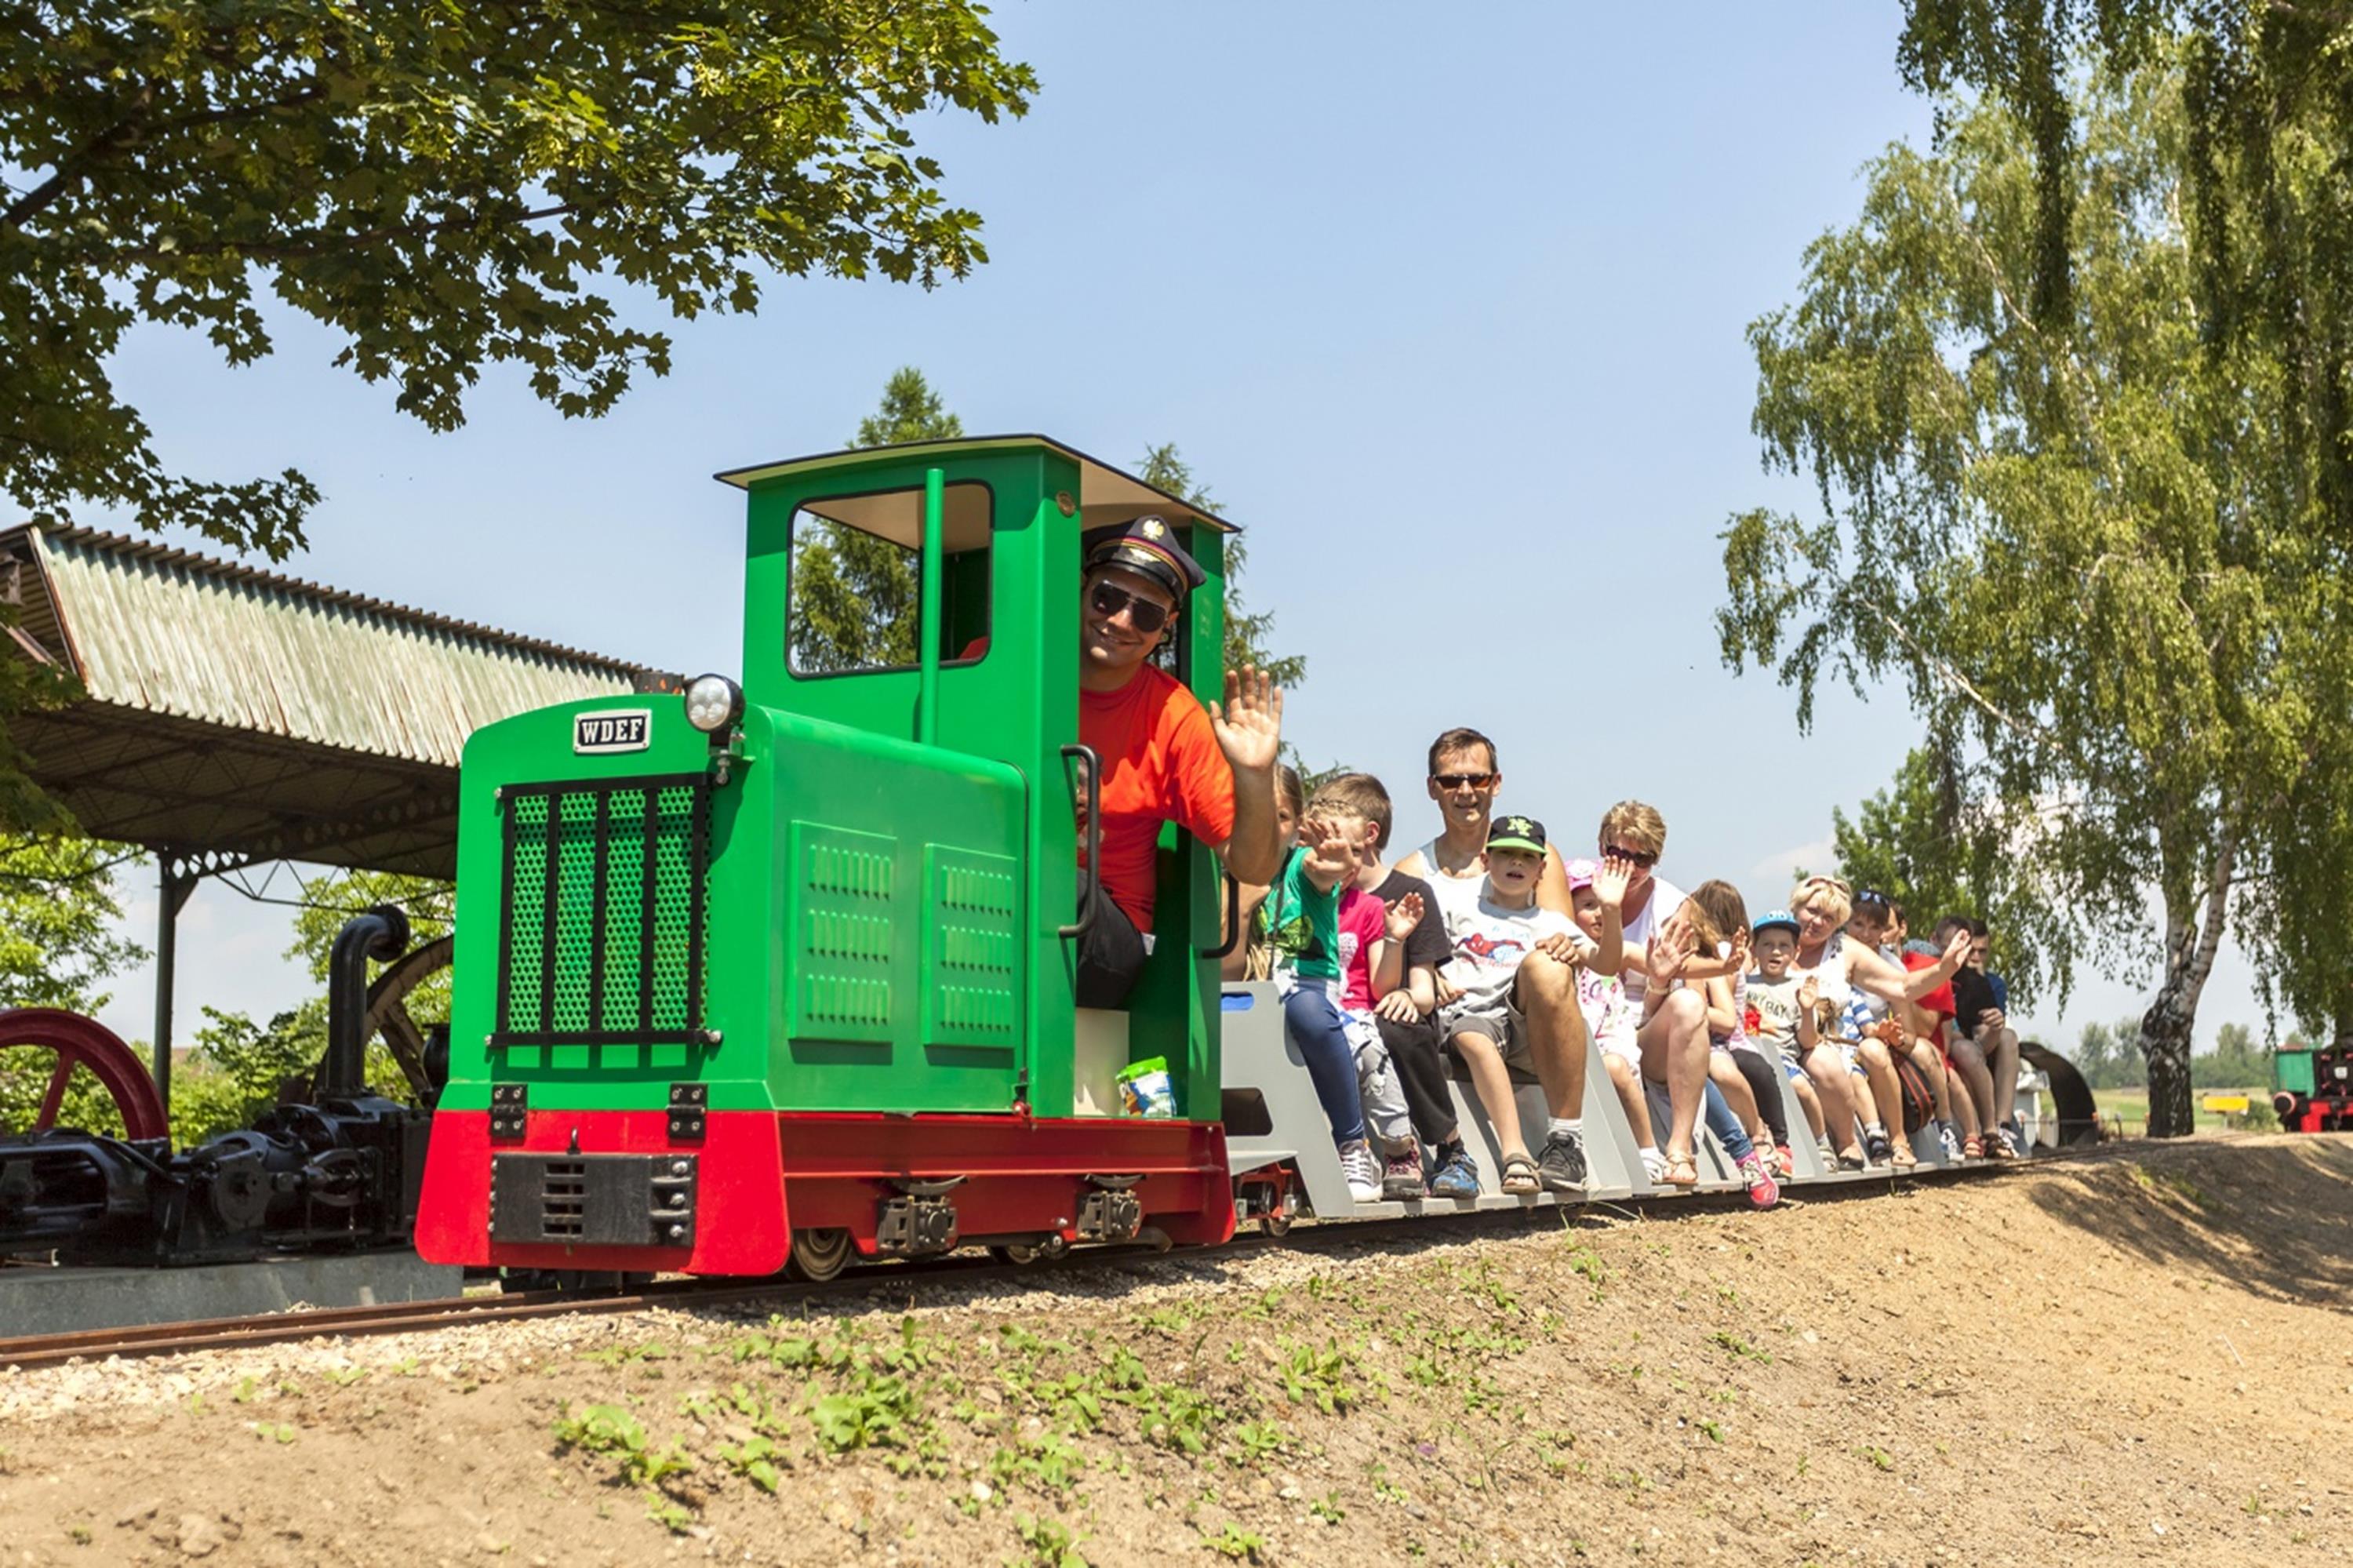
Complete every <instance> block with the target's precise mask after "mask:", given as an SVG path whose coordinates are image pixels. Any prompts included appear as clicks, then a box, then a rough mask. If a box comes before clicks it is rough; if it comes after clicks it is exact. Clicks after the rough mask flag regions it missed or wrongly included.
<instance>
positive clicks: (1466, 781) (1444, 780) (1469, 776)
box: [1430, 773, 1495, 789]
mask: <svg viewBox="0 0 2353 1568" xmlns="http://www.w3.org/2000/svg"><path fill="white" fill-rule="evenodd" d="M1494 781H1495V776H1494V775H1493V774H1492V773H1433V774H1431V775H1430V782H1431V783H1433V784H1435V785H1437V786H1438V787H1439V788H1440V789H1485V788H1486V787H1487V786H1488V785H1490V784H1493V782H1494Z"/></svg>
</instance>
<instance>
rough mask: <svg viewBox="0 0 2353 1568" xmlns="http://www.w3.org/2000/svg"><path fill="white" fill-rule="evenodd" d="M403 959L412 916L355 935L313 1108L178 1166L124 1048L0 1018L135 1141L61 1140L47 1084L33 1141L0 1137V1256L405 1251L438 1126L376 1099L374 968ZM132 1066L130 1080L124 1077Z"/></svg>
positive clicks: (345, 941)
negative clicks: (102, 1088) (97, 1085)
mask: <svg viewBox="0 0 2353 1568" xmlns="http://www.w3.org/2000/svg"><path fill="white" fill-rule="evenodd" d="M407 946H408V920H407V916H405V915H404V914H402V913H401V911H400V910H399V909H397V908H396V907H394V906H389V905H384V906H377V907H376V908H375V909H371V910H369V911H368V912H367V913H365V914H364V915H359V916H353V918H352V919H351V920H350V921H348V922H346V923H345V925H344V927H343V931H342V932H341V933H340V934H339V935H338V936H337V937H336V938H335V946H334V949H333V952H332V956H331V958H330V959H329V968H328V983H327V1054H326V1056H325V1057H324V1059H323V1060H322V1062H321V1064H320V1067H319V1072H318V1075H317V1077H316V1079H315V1080H314V1083H313V1092H312V1095H311V1103H309V1104H303V1105H280V1106H276V1107H271V1108H270V1109H269V1110H268V1111H266V1112H264V1113H263V1114H262V1115H261V1116H260V1117H259V1118H256V1120H255V1123H254V1125H253V1126H252V1127H250V1128H245V1129H242V1130H239V1131H236V1132H227V1133H223V1134H222V1135H220V1136H219V1137H217V1138H215V1139H208V1140H206V1142H204V1143H202V1144H199V1145H197V1146H195V1148H192V1149H186V1150H180V1151H179V1152H177V1153H174V1151H173V1150H172V1145H171V1138H170V1134H169V1129H168V1128H167V1127H166V1126H165V1123H164V1111H163V1106H162V1103H161V1101H160V1100H159V1099H158V1098H157V1097H155V1095H154V1091H153V1087H152V1086H148V1085H147V1083H146V1078H145V1075H144V1074H143V1072H142V1071H140V1069H139V1066H138V1063H137V1059H136V1058H135V1057H133V1056H132V1054H131V1053H130V1050H129V1048H128V1047H127V1046H125V1045H123V1044H122V1043H121V1041H120V1040H118V1039H115V1038H114V1036H113V1035H112V1034H111V1033H108V1032H107V1031H106V1030H104V1029H103V1028H102V1027H100V1025H99V1024H97V1023H95V1022H92V1021H90V1020H88V1019H79V1018H76V1017H74V1015H72V1014H58V1015H56V1017H54V1018H49V1019H44V1020H40V1021H38V1022H39V1025H40V1027H39V1032H38V1033H34V1025H33V1024H32V1023H30V1022H24V1020H25V1018H26V1015H25V1014H24V1013H16V1014H11V1015H7V1016H6V1017H5V1018H0V1036H9V1035H13V1036H14V1037H15V1041H22V1042H24V1043H26V1044H48V1045H49V1047H50V1048H51V1049H52V1050H55V1051H57V1052H58V1058H59V1063H60V1067H61V1069H63V1071H64V1073H65V1074H66V1075H69V1073H70V1067H69V1066H67V1064H68V1063H69V1062H70V1063H72V1064H74V1065H88V1066H90V1068H91V1070H92V1071H93V1072H95V1073H97V1074H98V1075H99V1077H100V1082H101V1083H103V1084H105V1085H106V1086H107V1087H108V1091H109V1093H110V1094H111V1095H113V1096H114V1097H115V1101H116V1104H117V1106H118V1107H121V1109H122V1111H123V1124H124V1129H125V1133H126V1136H125V1137H122V1138H112V1137H109V1136H106V1135H104V1134H101V1133H96V1132H90V1131H86V1130H82V1129H79V1128H60V1127H57V1126H55V1125H53V1123H54V1121H55V1118H56V1107H55V1105H53V1104H52V1103H51V1102H53V1101H55V1102H58V1103H62V1097H63V1092H64V1090H63V1083H64V1078H63V1076H62V1075H60V1076H55V1077H53V1079H52V1084H51V1087H50V1089H49V1090H48V1092H47V1095H45V1097H44V1100H43V1115H42V1117H41V1118H37V1123H38V1125H37V1126H35V1127H34V1128H32V1129H30V1130H28V1131H26V1132H23V1133H18V1134H13V1135H0V1254H5V1253H12V1252H13V1253H23V1252H36V1251H37V1252H54V1253H56V1254H57V1255H58V1257H59V1258H60V1259H61V1260H64V1261H68V1262H88V1263H164V1264H170V1263H200V1262H205V1263H208V1262H217V1261H223V1260H227V1259H235V1258H244V1257H253V1256H258V1255H260V1254H263V1253H265V1252H272V1251H280V1250H284V1249H288V1248H292V1247H317V1246H321V1245H330V1246H372V1245H388V1244H394V1243H398V1242H402V1241H405V1240H406V1239H407V1236H408V1233H409V1229H410V1226H411V1224H412V1222H413V1220H414V1218H415V1215H416V1212H417V1190H418V1186H419V1183H420V1182H421V1181H422V1180H423V1176H424V1170H425V1146H426V1139H427V1128H428V1125H429V1113H428V1112H427V1111H424V1110H421V1109H417V1108H413V1107H409V1106H406V1105H402V1104H399V1103H397V1102H396V1101H393V1100H387V1099H385V1098H383V1097H379V1096H375V1095H372V1094H370V1093H369V1092H368V1090H367V1086H366V1083H365V1080H364V1072H363V1069H364V1064H365V1053H366V1048H367V1036H368V1027H367V1002H368V988H367V965H368V961H369V959H375V960H377V961H379V962H388V961H391V960H393V959H397V958H399V956H400V955H401V953H402V951H403V950H404V949H405V948H406V947H407ZM61 1021H62V1022H61ZM77 1026H79V1027H77ZM15 1041H12V1042H11V1043H15ZM69 1051H70V1053H71V1055H70V1056H69V1054H68V1052H69ZM422 1059H423V1057H422V1054H420V1061H422ZM125 1064H127V1065H128V1072H127V1074H126V1073H123V1072H120V1071H117V1070H116V1069H120V1068H121V1067H123V1066H124V1065H125ZM118 1083H119V1084H120V1086H119V1087H118ZM142 1094H143V1098H142Z"/></svg>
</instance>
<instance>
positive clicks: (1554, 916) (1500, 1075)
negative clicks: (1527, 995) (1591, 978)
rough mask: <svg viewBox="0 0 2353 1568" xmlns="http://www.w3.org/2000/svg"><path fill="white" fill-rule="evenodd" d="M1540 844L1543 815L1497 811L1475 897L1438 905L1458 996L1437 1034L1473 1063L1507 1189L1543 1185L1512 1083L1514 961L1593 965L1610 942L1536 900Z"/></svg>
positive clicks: (1521, 1051) (1518, 1034)
mask: <svg viewBox="0 0 2353 1568" xmlns="http://www.w3.org/2000/svg"><path fill="white" fill-rule="evenodd" d="M1545 848H1546V839H1545V831H1544V824H1543V823H1541V822H1538V821H1534V820H1532V819H1530V818H1527V817H1498V818H1497V819H1495V821H1494V822H1493V824H1491V825H1490V826H1489V828H1488V830H1487V847H1486V850H1485V851H1484V852H1483V859H1484V861H1485V863H1486V868H1487V874H1486V876H1485V877H1484V878H1482V880H1481V882H1480V885H1479V896H1478V897H1477V898H1476V899H1474V900H1472V901H1469V902H1467V903H1464V902H1458V903H1457V904H1456V905H1455V906H1453V907H1451V908H1444V909H1443V910H1442V913H1443V914H1444V915H1445V916H1446V935H1447V938H1448V940H1450V941H1451V942H1452V943H1453V945H1454V956H1453V957H1452V958H1451V959H1448V960H1447V962H1446V966H1445V969H1444V971H1443V973H1444V977H1445V979H1446V980H1447V982H1448V983H1449V984H1450V985H1451V986H1452V987H1453V988H1454V989H1455V991H1457V992H1458V993H1459V994H1457V995H1456V997H1455V999H1454V1000H1453V1001H1450V1002H1448V1003H1447V1004H1446V1006H1445V1007H1444V1008H1442V1009H1440V1012H1439V1015H1438V1022H1439V1028H1440V1033H1443V1034H1444V1036H1445V1037H1446V1042H1447V1044H1448V1046H1449V1048H1450V1049H1451V1050H1452V1051H1453V1052H1454V1054H1456V1055H1458V1056H1460V1057H1461V1059H1462V1065H1464V1066H1465V1067H1467V1068H1469V1069H1470V1071H1471V1086H1472V1088H1473V1089H1474V1090H1476V1091H1477V1093H1478V1096H1479V1104H1480V1106H1481V1107H1482V1108H1483V1109H1484V1110H1485V1111H1486V1113H1487V1120H1488V1122H1489V1124H1490V1125H1491V1126H1492V1127H1493V1128H1494V1132H1495V1142H1496V1146H1497V1147H1496V1152H1497V1154H1498V1155H1499V1156H1500V1157H1501V1159H1502V1160H1503V1188H1504V1192H1509V1193H1512V1194H1513V1195H1514V1196H1525V1195H1528V1194H1531V1193H1534V1192H1537V1191H1538V1190H1539V1189H1540V1188H1541V1187H1542V1186H1543V1184H1544V1181H1543V1174H1542V1171H1541V1169H1540V1167H1539V1165H1538V1162H1537V1161H1536V1160H1535V1158H1534V1157H1533V1156H1531V1155H1530V1154H1529V1153H1528V1146H1527V1140H1526V1138H1525V1135H1524V1134H1522V1132H1521V1131H1520V1108H1519V1102H1518V1098H1517V1097H1516V1095H1515V1094H1514V1090H1513V1087H1512V1076H1511V1070H1512V1069H1513V1068H1514V1067H1518V1068H1520V1069H1522V1070H1523V1071H1526V1072H1534V1071H1535V1048H1534V1045H1533V1044H1532V1043H1531V1041H1530V1039H1529V1034H1528V1021H1527V1019H1526V1017H1525V1015H1524V1014H1523V1013H1522V1012H1521V1008H1520V1004H1519V979H1520V966H1521V963H1522V962H1523V960H1525V959H1526V958H1527V956H1528V955H1529V954H1530V953H1532V952H1538V951H1541V952H1543V953H1545V954H1546V956H1547V957H1549V958H1551V959H1554V960H1556V962H1559V963H1563V964H1567V965H1570V966H1571V967H1573V968H1576V969H1587V968H1590V967H1592V966H1593V965H1594V964H1595V962H1596V961H1597V960H1598V959H1599V957H1600V955H1601V954H1602V953H1604V952H1606V951H1608V949H1609V946H1610V944H1609V943H1607V942H1605V943H1602V944H1599V945H1597V944H1596V943H1595V942H1594V941H1593V940H1592V939H1591V938H1588V937H1587V936H1586V935H1585V933H1584V932H1582V931H1580V930H1578V929H1577V926H1576V924H1575V923H1574V922H1572V921H1571V920H1570V919H1569V917H1568V916H1566V915H1563V914H1561V913H1559V912H1558V911H1557V910H1552V909H1546V908H1545V907H1543V906H1540V905H1539V904H1537V902H1536V882H1537V879H1538V878H1539V877H1540V876H1541V875H1542V874H1543V872H1544V868H1545V864H1546V854H1545ZM1568 1108H1569V1109H1570V1110H1572V1111H1573V1110H1575V1109H1576V1108H1577V1107H1574V1106H1572V1107H1568Z"/></svg>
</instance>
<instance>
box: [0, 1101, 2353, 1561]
mask: <svg viewBox="0 0 2353 1568" xmlns="http://www.w3.org/2000/svg"><path fill="white" fill-rule="evenodd" d="M2349 1184H2353V1145H2348V1143H2346V1142H2341V1141H2337V1140H2333V1139H2329V1140H2320V1139H2284V1138H2273V1139H2239V1140H2230V1141H2221V1142H2215V1141H2202V1142H2200V1143H2197V1144H2194V1145H2186V1146H2173V1147H2166V1148H2155V1147H2150V1146H2135V1147H2131V1148H2127V1149H2126V1150H2121V1151H2118V1152H2115V1153H2112V1154H2111V1155H2109V1156H2108V1157H2106V1158H2105V1159H2101V1160H2095V1161H2092V1162H2088V1163H2082V1164H2071V1165H2066V1166H2054V1167H2048V1168H2042V1169H2038V1170H2035V1171H2029V1172H2023V1173H2021V1174H2017V1175H2010V1176H2004V1177H2001V1178H1999V1179H1995V1180H1986V1181H1971V1182H1965V1183H1957V1184H1952V1185H1945V1186H1924V1187H1921V1188H1919V1189H1916V1190H1914V1191H1910V1192H1901V1193H1896V1194H1892V1195H1891V1194H1885V1193H1882V1194H1880V1195H1876V1196H1857V1197H1849V1198H1842V1199H1840V1200H1837V1201H1824V1202H1812V1203H1793V1204H1791V1205H1790V1206H1788V1208H1786V1209H1784V1210H1783V1211H1781V1212H1779V1213H1769V1214H1749V1213H1691V1214H1680V1215H1676V1216H1673V1217H1672V1218H1651V1219H1635V1218H1617V1219H1612V1218H1609V1217H1607V1216H1595V1217H1588V1218H1585V1219H1582V1220H1580V1221H1578V1222H1577V1224H1574V1225H1573V1226H1570V1227H1568V1228H1561V1227H1560V1226H1558V1225H1557V1224H1555V1225H1554V1226H1553V1227H1552V1228H1550V1229H1545V1228H1539V1227H1526V1228H1516V1229H1512V1230H1508V1231H1502V1232H1499V1231H1496V1230H1493V1229H1490V1230H1487V1231H1484V1232H1482V1233H1481V1234H1478V1235H1476V1236H1475V1237H1473V1238H1472V1239H1468V1240H1465V1239H1459V1236H1460V1233H1457V1237H1458V1239H1451V1240H1448V1241H1444V1242H1432V1243H1431V1244H1429V1245H1411V1246H1409V1247H1407V1248H1405V1249H1402V1250H1394V1251H1390V1252H1387V1253H1382V1254H1364V1255H1333V1254H1329V1253H1322V1254H1314V1255H1308V1254H1300V1253H1289V1254H1280V1255H1278V1254H1260V1255H1251V1256H1249V1257H1245V1258H1240V1259H1235V1260H1229V1261H1224V1262H1213V1261H1208V1260H1198V1259H1197V1260H1192V1261H1189V1262H1187V1261H1182V1260H1178V1261H1168V1262H1162V1263H1156V1264H1151V1265H1144V1266H1127V1267H1122V1268H1119V1269H1114V1270H1096V1271H1091V1272H1088V1273H1084V1274H1080V1273H1075V1272H1074V1273H1070V1274H1061V1275H1054V1276H1050V1277H1046V1278H1045V1279H1043V1280H1042V1281H1041V1283H1040V1286H1039V1287H1038V1288H1035V1289H1029V1290H1023V1291H1019V1292H1013V1293H1007V1292H1004V1291H1002V1290H999V1291H997V1293H996V1294H994V1295H993V1296H977V1297H976V1296H968V1295H962V1294H959V1293H957V1292H955V1291H950V1290H947V1289H929V1290H925V1291H922V1292H918V1293H916V1295H915V1296H914V1297H913V1298H912V1300H911V1299H910V1298H907V1297H906V1296H904V1295H902V1296H901V1297H900V1298H898V1299H897V1300H895V1301H882V1300H879V1299H876V1298H875V1297H874V1296H873V1295H871V1294H870V1295H869V1296H867V1297H863V1298H860V1299H858V1300H856V1301H854V1302H851V1303H848V1304H846V1305H845V1306H844V1307H843V1308H841V1309H840V1310H839V1311H835V1312H832V1313H828V1314H824V1315H816V1316H811V1317H808V1318H807V1319H796V1320H793V1321H790V1322H763V1321H755V1322H746V1321H744V1320H743V1319H731V1318H726V1317H722V1316H719V1315H717V1314H712V1315H709V1316H693V1315H686V1314H662V1315H659V1316H656V1317H641V1318H636V1319H608V1320H598V1321H595V1322H582V1323H569V1324H544V1323H543V1324H536V1325H523V1326H518V1327H512V1328H509V1329H505V1330H499V1331H497V1332H495V1333H493V1332H491V1331H489V1330H459V1331H454V1332H452V1333H448V1334H444V1335H441V1336H438V1337H435V1338H431V1339H427V1338H425V1337H422V1336H420V1337H417V1338H414V1339H411V1340H401V1341H396V1340H384V1341H373V1342H366V1343H362V1344H357V1345H353V1346H345V1347H333V1348H306V1349H303V1350H300V1351H251V1352H244V1353H242V1354H240V1355H236V1356H229V1355H214V1356H207V1357H201V1358H189V1359H187V1360H185V1361H180V1362H177V1363H153V1364H148V1365H142V1366H137V1367H130V1368H114V1369H66V1370H63V1371H57V1372H39V1373H29V1374H23V1375H20V1376H17V1377H15V1378H10V1379H5V1380H0V1563H17V1562H23V1563H125V1562H132V1563H136V1562H147V1563H179V1562H184V1561H188V1560H191V1559H202V1560H206V1561H207V1562H210V1563H224V1564H229V1563H386V1564H398V1565H400V1568H417V1565H421V1564H429V1563H440V1562H448V1563H467V1562H481V1563H493V1562H501V1561H503V1562H512V1563H548V1564H555V1563H561V1564H565V1565H566V1568H569V1565H572V1564H580V1563H640V1562H666V1561H671V1560H673V1559H675V1560H701V1559H706V1558H707V1559H713V1560H718V1561H725V1562H751V1563H838V1562H844V1561H860V1562H869V1563H878V1564H913V1563H1003V1562H1012V1563H1030V1564H1063V1563H1075V1562H1079V1561H1084V1562H1089V1563H1147V1562H1148V1563H1160V1564H1166V1563H1192V1562H1198V1563H1219V1562H1222V1561H1227V1560H1235V1561H1244V1562H1258V1563H1298V1564H1340V1563H1346V1564H1350V1565H1352V1568H1354V1565H1359V1564H1369V1563H1392V1562H1403V1561H1410V1560H1413V1559H1421V1560H1425V1561H1430V1562H1440V1563H1461V1562H1488V1561H1504V1562H1517V1563H1555V1562H1581V1561H1589V1562H1609V1563H1615V1562H1631V1561H1641V1562H1651V1561H1664V1562H1697V1561H1704V1560H1723V1561H1726V1562H1730V1563H1741V1564H1782V1563H1807V1562H1812V1563H1825V1564H1827V1563H1856V1562H1859V1563H1905V1564H1916V1563H1954V1564H1972V1565H1974V1564H1993V1563H2019V1564H2028V1563H2032V1564H2044V1563H2052V1562H2065V1563H2071V1564H2082V1563H2116V1562H2140V1561H2149V1562H2167V1563H2196V1564H2207V1563H2299V1562H2306V1561H2311V1562H2322V1561H2339V1560H2342V1559H2344V1558H2345V1557H2346V1556H2348V1548H2347V1546H2346V1545H2345V1544H2344V1543H2345V1542H2346V1540H2347V1538H2348V1535H2353V1529H2348V1527H2353V1509H2349V1508H2348V1489H2353V1478H2348V1477H2347V1475H2346V1469H2345V1466H2344V1465H2343V1463H2342V1456H2343V1455H2344V1454H2345V1453H2346V1452H2348V1439H2349V1438H2353V1422H2348V1416H2347V1414H2346V1411H2345V1405H2346V1403H2347V1401H2348V1398H2353V1395H2348V1393H2346V1392H2345V1387H2346V1384H2347V1383H2348V1376H2347V1374H2346V1372H2345V1367H2344V1361H2343V1355H2342V1351H2343V1348H2344V1345H2345V1344H2346V1342H2347V1330H2348V1326H2353V1320H2348V1305H2353V1260H2348V1256H2347V1253H2346V1247H2345V1243H2346V1239H2347V1236H2348V1224H2347V1220H2348V1208H2349V1207H2353V1206H2348V1192H2353V1185H2349ZM910 1308H912V1310H911V1309H910Z"/></svg>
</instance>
